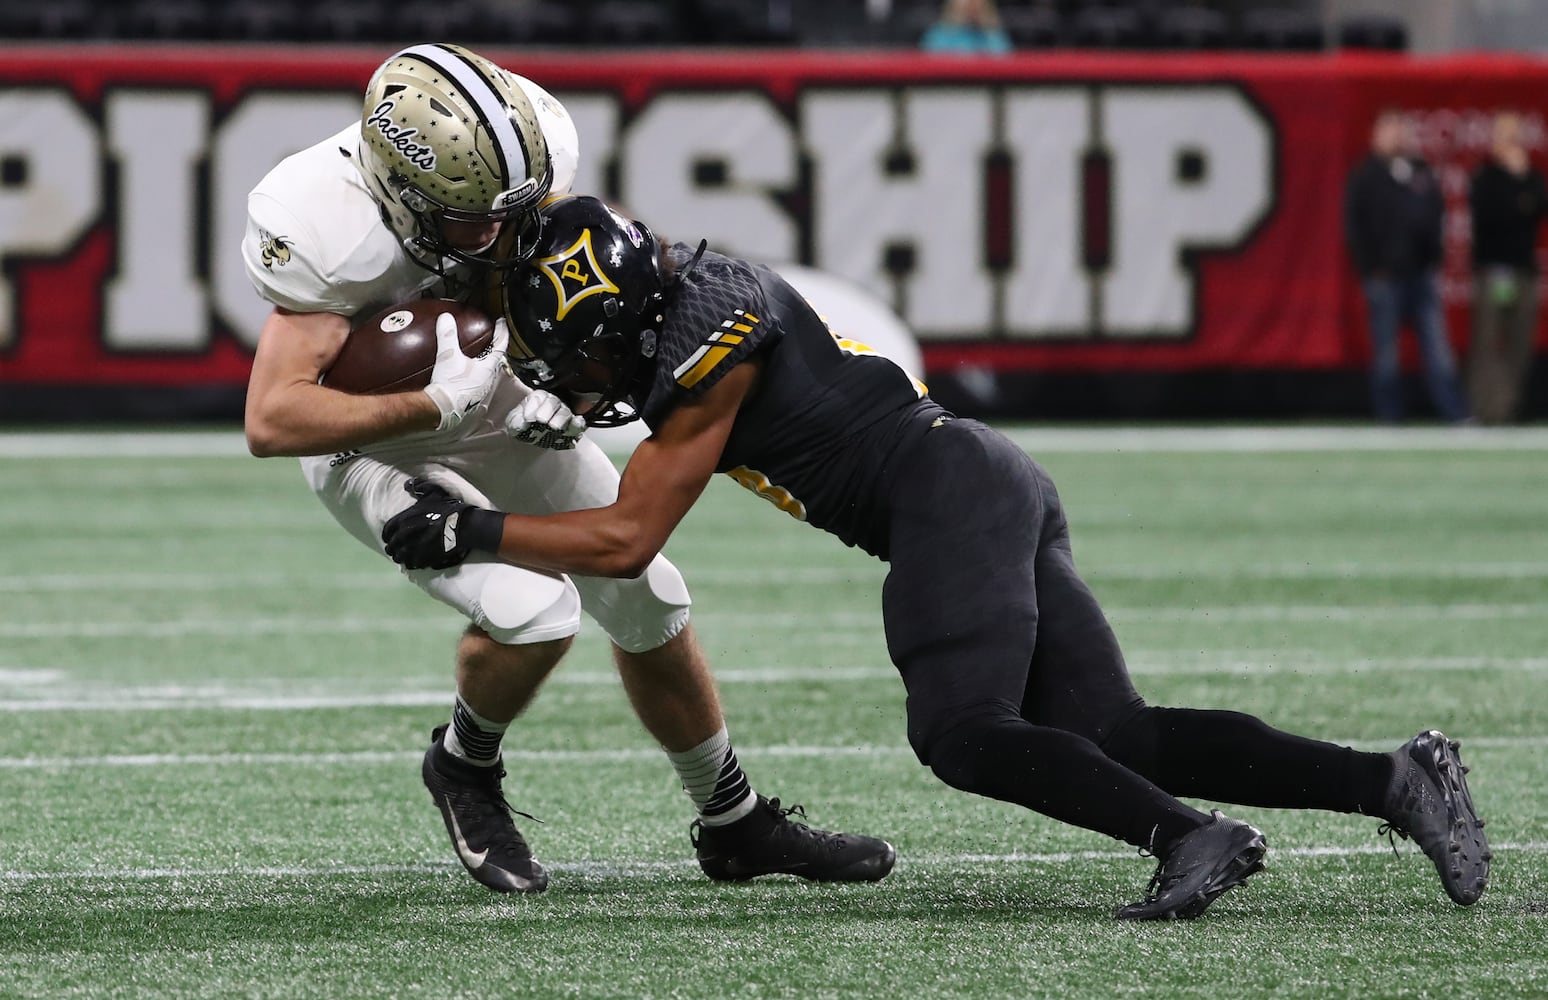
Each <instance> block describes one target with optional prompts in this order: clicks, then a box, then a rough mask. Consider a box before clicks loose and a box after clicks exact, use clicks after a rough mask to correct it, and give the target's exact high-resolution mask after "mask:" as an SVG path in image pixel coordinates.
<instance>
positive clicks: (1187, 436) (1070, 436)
mask: <svg viewBox="0 0 1548 1000" xmlns="http://www.w3.org/2000/svg"><path fill="white" fill-rule="evenodd" d="M1001 429H1002V430H1003V431H1004V433H1005V434H1006V436H1007V437H1009V438H1010V439H1011V440H1012V441H1015V442H1016V443H1017V444H1018V445H1020V446H1021V447H1023V448H1025V449H1027V450H1028V451H1030V452H1031V453H1033V454H1034V455H1035V454H1038V453H1039V452H1142V453H1143V452H1174V451H1197V452H1284V451H1313V452H1348V451H1548V428H1540V427H1498V428H1487V429H1485V428H1461V429H1455V428H1448V427H1401V428H1387V427H1368V426H1348V427H1317V426H1312V427H1301V426H1297V427H1229V426H1228V427H1218V426H1217V427H1152V426H1138V427H1092V428H1054V427H1027V426H1009V425H1007V426H1005V427H1002V428H1001ZM611 450H612V451H614V453H616V454H626V453H627V451H628V449H627V448H625V449H622V450H619V449H617V448H612V449H611ZM247 455H248V451H247V444H246V442H245V441H244V440H243V438H242V435H241V434H240V433H239V432H236V431H170V432H164V433H158V432H119V431H111V432H102V433H92V432H77V431H59V432H24V431H23V432H13V433H0V458H12V459H14V458H245V457H247Z"/></svg>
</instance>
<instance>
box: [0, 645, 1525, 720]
mask: <svg viewBox="0 0 1548 1000" xmlns="http://www.w3.org/2000/svg"><path fill="white" fill-rule="evenodd" d="M878 651H880V647H878ZM1129 671H1130V673H1132V674H1134V675H1135V676H1138V677H1159V676H1167V677H1225V676H1254V675H1256V676H1270V675H1272V676H1275V677H1297V676H1347V675H1357V674H1370V673H1397V674H1411V673H1415V672H1421V671H1422V672H1427V673H1436V672H1447V671H1459V672H1472V673H1477V672H1486V671H1497V672H1505V673H1515V674H1523V673H1524V674H1539V673H1544V672H1548V658H1544V657H1503V656H1437V657H1403V656H1395V657H1371V658H1359V659H1332V658H1327V657H1324V656H1321V655H1320V654H1306V653H1301V652H1297V651H1294V650H1290V651H1286V652H1284V653H1283V654H1278V655H1274V656H1272V657H1269V658H1265V657H1263V656H1257V657H1254V656H1250V655H1249V656H1242V657H1238V656H1230V655H1228V656H1220V655H1213V654H1203V655H1200V654H1189V653H1179V654H1174V655H1155V654H1144V653H1139V654H1135V655H1133V656H1131V657H1130V660H1129ZM715 676H716V679H717V680H718V681H719V682H720V683H722V684H761V685H771V684H810V683H827V684H831V683H859V684H881V685H888V686H889V687H890V685H892V684H894V683H896V682H897V672H896V671H895V670H894V669H893V668H892V667H890V666H884V665H875V666H841V665H826V666H811V667H753V668H744V669H737V668H729V669H725V670H718V671H716V674H715ZM304 683H305V682H304V681H298V680H296V679H294V678H273V677H269V678H261V677H252V678H247V679H246V683H245V684H241V685H233V684H219V683H215V684H211V683H201V684H187V685H183V684H165V683H159V684H158V683H149V684H143V685H122V684H119V685H110V686H105V685H101V684H94V683H85V684H83V683H81V682H79V681H78V680H76V679H74V678H72V677H71V676H70V674H69V673H68V671H62V670H58V669H52V668H41V669H38V670H26V669H22V668H8V669H0V692H6V693H9V694H11V695H13V697H9V698H0V712H15V713H20V712H121V711H135V712H143V711H179V710H198V711H307V710H319V709H354V708H419V707H425V706H437V705H445V704H447V703H448V699H449V698H450V697H451V694H450V689H449V688H448V689H441V688H432V689H417V690H415V689H408V690H378V691H366V692H361V691H358V690H352V691H351V692H350V693H348V694H338V693H334V692H335V691H336V690H337V688H336V687H334V688H330V687H327V686H313V687H312V688H311V689H310V690H302V691H297V690H296V689H297V687H299V686H301V685H303V684H304ZM547 683H548V684H549V685H550V686H556V685H557V686H563V687H613V686H615V685H617V684H618V679H617V675H615V674H613V673H612V672H609V671H598V670H560V671H559V672H558V673H556V674H555V675H554V676H553V677H552V678H550V679H549V680H548V681H547ZM281 689H283V690H285V691H286V692H287V693H285V694H271V693H268V692H271V691H275V690H281ZM29 694H30V696H23V695H29Z"/></svg>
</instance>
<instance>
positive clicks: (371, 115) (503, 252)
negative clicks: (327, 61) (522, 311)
mask: <svg viewBox="0 0 1548 1000" xmlns="http://www.w3.org/2000/svg"><path fill="white" fill-rule="evenodd" d="M359 164H360V169H361V171H362V172H363V173H364V175H365V178H366V183H367V185H368V186H369V187H370V189H371V192H372V194H373V195H375V197H376V199H377V201H379V202H380V203H381V206H382V215H383V218H384V219H385V221H386V222H387V224H388V225H389V226H390V227H391V228H392V230H393V232H394V233H396V234H397V235H398V237H399V238H400V239H401V240H402V241H403V243H404V246H405V247H407V249H408V250H409V252H410V253H411V254H412V255H413V256H414V258H415V259H416V260H418V261H420V262H421V263H424V264H426V265H427V266H430V267H432V268H435V269H439V266H440V264H441V261H442V259H443V258H448V257H449V258H452V259H453V260H457V261H461V262H464V263H477V264H493V265H495V266H496V267H510V266H513V265H515V264H516V263H518V262H520V261H521V260H524V259H525V258H526V257H527V256H530V254H531V250H532V246H533V243H534V241H535V240H536V237H537V226H538V224H539V221H538V216H537V206H538V204H539V203H540V202H541V201H542V200H543V198H544V197H545V196H546V195H547V194H548V189H549V187H550V185H551V184H552V182H553V166H552V165H551V163H550V162H549V156H548V143H547V141H546V140H545V139H544V138H543V130H542V128H541V127H540V126H539V125H538V120H537V113H536V112H535V111H534V110H533V107H532V103H531V101H529V100H528V99H527V96H526V94H525V93H524V92H523V91H522V89H521V87H520V86H519V85H518V84H517V83H516V82H515V80H513V79H512V77H511V74H509V73H507V72H506V71H505V70H503V69H501V68H500V67H499V66H496V65H495V64H494V63H492V62H490V61H489V60H488V59H485V58H484V57H483V56H480V55H477V54H475V53H473V52H470V51H468V50H467V49H465V48H462V47H461V46H457V45H439V44H430V45H414V46H411V47H409V48H406V49H404V50H403V51H401V52H398V53H397V54H395V55H393V56H392V57H391V58H390V59H388V60H387V61H386V62H384V63H382V65H381V66H380V67H379V68H378V69H377V71H376V73H375V75H373V76H372V77H371V83H370V85H369V86H367V87H366V95H365V108H364V112H363V113H362V115H361V128H360V156H359ZM442 222H465V223H472V224H475V225H481V224H488V223H493V222H500V223H504V225H503V226H502V228H501V232H500V235H499V238H498V239H495V240H491V241H490V243H489V244H488V245H486V246H484V247H481V248H478V249H476V250H471V251H470V250H465V249H459V248H457V247H454V246H452V245H451V244H449V243H448V242H447V240H446V237H445V234H444V233H443V231H442V227H441V224H442Z"/></svg>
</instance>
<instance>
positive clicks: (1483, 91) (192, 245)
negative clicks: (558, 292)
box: [0, 47, 1548, 396]
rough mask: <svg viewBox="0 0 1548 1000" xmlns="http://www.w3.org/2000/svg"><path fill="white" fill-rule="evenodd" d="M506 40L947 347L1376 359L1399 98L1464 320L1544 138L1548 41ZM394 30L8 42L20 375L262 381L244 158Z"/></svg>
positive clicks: (1020, 358)
mask: <svg viewBox="0 0 1548 1000" xmlns="http://www.w3.org/2000/svg"><path fill="white" fill-rule="evenodd" d="M487 54H489V55H490V56H492V57H494V58H496V59H497V60H498V61H500V62H502V63H503V64H505V65H507V66H509V67H511V68H512V69H514V70H516V71H517V72H520V73H523V74H524V75H527V76H529V77H531V78H532V79H534V80H536V81H537V82H539V83H540V84H542V85H544V86H545V87H547V88H548V89H549V90H551V91H552V92H554V93H555V95H556V96H558V97H560V99H561V100H563V101H564V102H565V104H566V106H567V107H568V108H569V109H570V111H571V113H572V114H573V115H574V117H575V119H576V122H577V126H578V128H579V132H580V138H581V160H582V163H581V171H580V174H579V176H578V178H577V181H576V189H577V190H581V191H588V192H599V193H602V194H604V195H605V196H608V197H610V198H613V199H615V200H619V201H621V202H622V203H623V204H624V205H625V206H626V207H627V208H629V209H630V210H632V211H633V212H634V213H635V214H636V215H638V216H639V217H640V218H642V219H645V220H646V221H648V222H650V223H651V224H652V225H653V226H654V227H655V228H657V229H658V231H661V232H663V233H665V234H666V235H668V236H671V237H675V238H681V239H684V240H689V239H692V240H697V239H699V238H701V237H704V238H708V239H709V240H710V243H711V245H713V246H716V247H718V248H720V249H723V250H726V251H727V252H731V253H736V254H740V255H743V256H750V257H755V258H760V259H765V260H769V261H771V262H774V261H781V260H789V261H800V262H802V263H805V264H808V265H811V266H814V267H817V268H819V269H822V270H824V271H828V272H831V273H833V274H836V275H838V276H840V277H844V278H848V279H851V280H853V281H854V282H856V283H858V284H860V285H862V286H864V287H866V288H868V289H870V290H872V291H874V292H876V293H877V294H879V295H881V296H882V297H883V298H884V299H885V300H886V301H887V302H888V303H889V304H890V305H892V306H893V308H894V309H896V310H897V311H898V313H899V314H900V315H902V316H903V318H904V319H905V320H907V321H908V323H909V325H910V326H911V327H912V328H913V329H914V331H915V332H916V334H917V336H918V337H919V339H920V342H921V345H922V346H923V349H924V355H925V360H926V363H927V367H928V368H929V369H932V370H936V371H939V370H944V369H947V368H950V367H953V366H956V365H960V364H970V365H984V366H988V367H992V368H994V369H996V370H1000V371H1006V372H1015V371H1044V372H1071V373H1081V372H1126V373H1127V372H1141V373H1145V372H1149V373H1175V372H1191V371H1206V370H1210V371H1218V370H1244V371H1281V370H1294V371H1334V370H1354V369H1358V368H1361V367H1363V365H1364V364H1365V361H1366V357H1367V347H1366V341H1365V336H1364V319H1363V314H1362V310H1361V308H1360V304H1359V300H1358V294H1357V286H1356V284H1355V281H1354V275H1353V273H1352V270H1351V267H1350V265H1349V262H1348V257H1347V254H1346V252H1345V250H1344V246H1343V235H1342V221H1341V209H1342V197H1343V185H1344V180H1345V177H1346V175H1347V173H1348V171H1349V169H1350V168H1351V167H1352V165H1353V164H1354V162H1355V161H1356V160H1357V159H1358V158H1359V157H1360V156H1361V155H1363V153H1364V151H1365V148H1366V144H1367V139H1368V135H1369V130H1370V126H1371V123H1372V120H1373V118H1374V116H1375V114H1376V112H1377V111H1378V110H1380V109H1383V108H1396V109H1398V110H1401V111H1403V112H1405V113H1406V114H1407V116H1408V120H1409V123H1410V125H1411V128H1412V130H1413V133H1414V136H1415V138H1416V139H1417V140H1418V142H1419V144H1420V146H1421V148H1422V150H1423V152H1424V154H1425V155H1426V156H1427V157H1428V158H1429V159H1430V160H1431V162H1432V163H1433V164H1435V165H1436V167H1437V168H1438V170H1439V171H1440V175H1441V178H1442V182H1443V186H1444V188H1445V191H1446V195H1447V200H1448V223H1447V263H1446V278H1447V281H1446V294H1447V302H1448V304H1449V305H1450V307H1451V310H1450V316H1451V319H1452V334H1453V337H1454V339H1455V340H1456V341H1457V342H1458V344H1459V346H1460V345H1462V344H1463V343H1465V340H1466V335H1467V319H1466V312H1465V309H1464V305H1465V299H1466V294H1467V282H1468V273H1467V272H1468V269H1467V252H1468V242H1469V241H1468V220H1467V209H1466V187H1467V176H1468V173H1469V172H1470V170H1471V169H1472V168H1473V166H1475V165H1476V163H1477V162H1478V160H1479V159H1480V157H1481V156H1482V155H1483V153H1484V151H1485V150H1486V148H1487V145H1488V136H1489V123H1490V119H1491V116H1492V115H1493V113H1494V112H1495V111H1496V110H1497V109H1501V108H1512V109H1517V110H1520V111H1522V112H1523V113H1524V115H1525V124H1526V133H1527V139H1528V141H1529V144H1530V145H1531V147H1532V148H1533V150H1534V152H1536V153H1538V154H1541V153H1543V152H1544V150H1545V146H1548V138H1545V130H1544V121H1545V119H1548V61H1542V60H1531V59H1526V58H1517V57H1511V58H1498V57H1489V58H1482V57H1479V58H1448V59H1426V60H1416V59H1410V58H1406V57H1402V56H1386V55H1371V56H1354V55H1337V56H1327V57H1321V56H1316V57H1297V56H1279V57H1272V58H1270V57H1256V56H1252V57H1249V56H1245V55H1240V56H1237V55H1226V56H1195V55H1188V56H1181V55H1179V56H1124V55H1114V56H1097V55H1087V54H1036V55H1033V54H1024V55H1017V56H1013V57H1010V58H1006V59H958V58H947V57H927V56H920V55H915V54H912V53H909V54H889V55H882V54H872V53H859V52H852V53H842V54H839V53H777V54H773V53H766V52H738V53H732V54H716V55H706V54H699V53H660V52H654V53H650V54H641V55H632V56H631V55H618V54H614V53H608V54H606V55H605V56H601V55H598V54H582V53H574V54H563V55H561V54H542V55H539V54H531V53H514V52H498V51H491V52H489V53H487ZM379 58H380V54H376V53H369V52H361V51H359V50H350V51H327V50H316V49H300V50H297V49H286V50H267V49H259V48H231V49H213V48H199V49H163V48H154V49H149V48H148V49H143V50H135V49H105V48H82V49H74V48H46V47H45V48H37V47H29V48H13V49H4V48H0V122H4V125H0V130H3V131H0V396H4V394H5V393H6V392H7V391H8V387H10V388H11V389H14V388H17V387H33V388H38V387H43V386H51V385H52V386H127V387H148V388H153V387H157V386H163V387H183V388H187V387H200V388H209V387H227V388H231V389H239V388H240V387H241V386H242V384H243V383H244V382H245V380H246V376H247V369H248V365H249V363H250V360H251V356H252V348H253V343H254V340H255V338H256V335H257V331H258V329H259V326H260V325H261V323H262V318H263V316H264V314H265V312H266V306H265V305H264V304H263V303H262V302H261V301H259V300H258V299H257V297H256V295H255V293H254V292H253V291H252V289H251V287H250V286H249V285H248V283H247V279H246V277H245V276H244V274H243V272H242V267H241V263H240V261H239V259H238V256H237V245H238V243H239V241H240V238H241V233H242V226H243V223H244V219H245V197H246V194H247V191H248V190H249V189H250V188H251V187H252V185H253V183H254V182H256V181H257V179H258V178H259V177H261V176H262V174H263V173H264V172H266V171H267V170H268V168H269V167H270V166H272V165H273V163H274V162H276V161H277V160H278V159H279V158H280V157H282V156H284V155H287V154H288V153H290V152H293V151H295V150H297V149H300V148H302V147H304V146H306V145H309V144H310V143H312V142H315V141H318V140H320V139H321V138H323V137H325V136H327V135H329V134H331V133H332V132H334V131H336V130H337V129H338V128H339V127H342V125H343V124H345V123H347V122H348V121H349V120H350V119H351V118H352V117H353V116H355V115H356V114H357V113H358V101H359V94H360V92H361V91H362V90H363V86H364V83H365V81H366V79H367V77H368V76H369V74H370V72H371V70H372V69H373V68H374V67H375V64H376V63H377V62H378V60H379ZM844 332H845V333H847V334H850V335H852V336H855V337H856V338H857V339H863V338H864V332H863V331H844Z"/></svg>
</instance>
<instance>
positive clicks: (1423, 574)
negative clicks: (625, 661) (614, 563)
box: [0, 562, 1548, 594]
mask: <svg viewBox="0 0 1548 1000" xmlns="http://www.w3.org/2000/svg"><path fill="white" fill-rule="evenodd" d="M885 573H886V569H885V567H883V566H881V565H879V564H876V565H873V564H871V563H857V564H856V565H855V566H853V567H848V568H843V569H838V568H827V567H821V566H808V567H784V568H779V567H763V568H761V569H760V570H759V571H758V575H757V578H756V580H750V579H749V577H748V575H747V571H746V570H745V569H741V568H734V567H721V566H709V567H702V568H699V569H695V570H693V572H692V573H691V574H690V576H691V580H690V582H691V583H698V584H701V585H705V584H728V583H730V584H750V583H756V584H758V585H774V586H813V585H822V584H832V585H836V586H860V585H863V586H879V585H880V583H881V580H882V577H883V576H884V575H885ZM1086 576H1087V577H1089V578H1091V579H1094V580H1134V581H1141V582H1143V581H1172V582H1186V581H1195V580H1387V579H1398V580H1534V579H1542V578H1548V563H1543V562H1477V563H1469V562H1455V563H1453V562H1446V563H1382V562H1369V563H1350V562H1331V563H1282V564H1264V565H1235V566H1232V565H1223V564H1218V563H1217V564H1212V565H1200V566H1185V565H1179V564H1177V563H1171V562H1169V563H1165V564H1155V565H1144V564H1120V565H1112V566H1093V567H1090V568H1089V569H1088V570H1087V572H1086ZM405 586H406V584H405V582H404V581H403V580H402V579H401V578H400V577H399V576H398V575H397V574H396V573H394V572H393V571H392V570H391V569H389V568H388V567H387V566H385V565H384V566H383V567H382V569H381V570H380V571H378V572H363V573H304V572H296V573H39V574H34V575H27V574H16V575H10V576H6V577H4V578H0V593H11V594H31V593H37V594H51V593H89V592H91V591H149V590H174V591H180V590H193V591H211V590H240V591H254V590H283V591H289V590H295V589H296V588H308V589H317V588H321V589H335V588H336V589H341V590H345V589H347V590H362V589H369V590H387V589H391V588H398V587H405Z"/></svg>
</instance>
